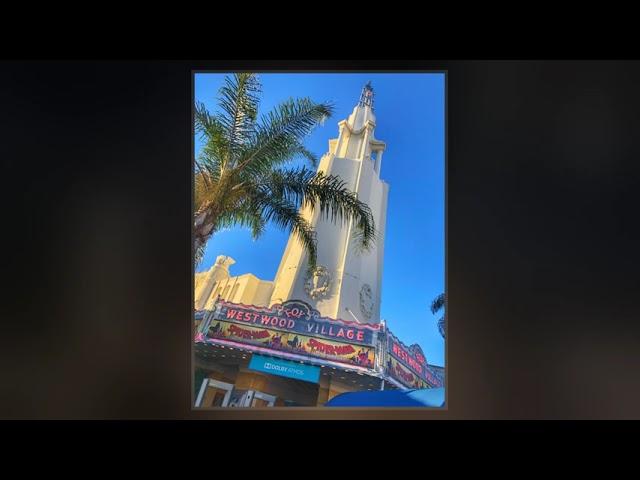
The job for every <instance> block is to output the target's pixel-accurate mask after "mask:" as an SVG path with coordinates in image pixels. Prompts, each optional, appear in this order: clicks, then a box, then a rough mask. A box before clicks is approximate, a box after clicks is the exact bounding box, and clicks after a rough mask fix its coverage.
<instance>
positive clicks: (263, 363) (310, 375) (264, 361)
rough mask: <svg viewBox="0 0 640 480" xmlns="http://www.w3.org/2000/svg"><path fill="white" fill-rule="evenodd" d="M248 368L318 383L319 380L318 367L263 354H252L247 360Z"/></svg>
mask: <svg viewBox="0 0 640 480" xmlns="http://www.w3.org/2000/svg"><path fill="white" fill-rule="evenodd" d="M249 368H250V369H251V370H255V371H257V372H265V373H270V374H272V375H279V376H281V377H287V378H294V379H296V380H303V381H305V382H311V383H318V381H319V380H320V367H316V366H313V365H305V364H303V363H299V362H291V361H289V360H282V359H280V358H272V357H265V356H263V355H256V354H254V355H253V356H252V357H251V361H250V362H249Z"/></svg>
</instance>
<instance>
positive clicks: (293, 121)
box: [239, 98, 333, 176]
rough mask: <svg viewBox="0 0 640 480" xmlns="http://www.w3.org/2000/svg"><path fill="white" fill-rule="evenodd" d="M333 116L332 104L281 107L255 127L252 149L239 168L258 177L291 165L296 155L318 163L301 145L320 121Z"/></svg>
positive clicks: (303, 101) (303, 102)
mask: <svg viewBox="0 0 640 480" xmlns="http://www.w3.org/2000/svg"><path fill="white" fill-rule="evenodd" d="M332 114H333V106H332V105H331V104H329V103H314V102H313V101H311V100H309V99H307V98H303V99H300V100H293V99H291V100H288V101H286V102H284V103H282V104H280V105H279V106H278V107H277V108H276V109H274V110H273V111H271V112H269V113H268V114H267V115H266V116H264V117H262V119H261V121H260V122H259V124H258V125H257V126H256V133H255V137H254V138H253V141H252V148H250V149H248V150H246V151H245V152H243V155H242V160H241V163H240V167H239V168H241V169H247V170H248V171H249V173H250V174H251V175H253V176H259V175H260V174H261V173H265V172H269V171H270V170H272V169H274V168H276V167H278V166H280V165H282V164H283V163H285V162H288V161H290V160H291V158H292V156H293V155H302V156H303V157H305V158H308V159H309V160H311V161H312V162H315V161H317V160H315V157H314V156H313V154H311V153H310V152H309V151H308V150H306V149H305V148H304V147H303V146H302V144H301V141H302V139H303V138H304V137H305V136H307V135H308V134H309V133H310V132H311V130H312V129H313V128H314V127H315V126H316V125H318V123H319V122H320V121H322V120H323V119H324V118H327V117H329V116H331V115H332Z"/></svg>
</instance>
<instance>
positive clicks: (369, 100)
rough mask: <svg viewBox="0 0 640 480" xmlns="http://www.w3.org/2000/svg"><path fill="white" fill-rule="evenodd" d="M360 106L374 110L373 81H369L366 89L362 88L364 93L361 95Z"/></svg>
mask: <svg viewBox="0 0 640 480" xmlns="http://www.w3.org/2000/svg"><path fill="white" fill-rule="evenodd" d="M358 105H360V106H362V107H364V106H369V107H370V108H371V110H373V87H372V86H371V80H369V81H368V82H367V83H366V85H365V86H364V87H362V93H361V94H360V101H359V102H358Z"/></svg>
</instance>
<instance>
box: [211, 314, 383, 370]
mask: <svg viewBox="0 0 640 480" xmlns="http://www.w3.org/2000/svg"><path fill="white" fill-rule="evenodd" d="M207 338H209V339H217V338H218V339H223V340H232V341H236V342H239V343H245V344H249V345H256V346H259V347H263V348H268V349H271V350H277V351H281V352H288V353H296V354H299V355H306V356H310V357H318V358H323V359H327V360H333V361H336V362H341V363H346V364H350V365H355V366H359V367H365V368H373V365H374V359H375V349H374V348H373V347H366V346H361V345H355V344H349V343H342V342H335V341H331V340H325V339H324V338H318V337H309V336H306V335H301V334H298V333H295V332H284V331H280V330H275V329H271V328H264V327H255V326H249V325H238V324H237V323H231V322H227V321H224V320H215V319H214V320H212V321H211V323H210V324H209V329H208V332H207ZM203 340H204V339H203Z"/></svg>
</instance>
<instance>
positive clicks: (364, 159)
mask: <svg viewBox="0 0 640 480" xmlns="http://www.w3.org/2000/svg"><path fill="white" fill-rule="evenodd" d="M373 99H374V92H373V89H372V87H371V85H370V84H367V85H366V86H365V87H364V88H363V90H362V93H361V96H360V100H359V101H358V104H357V105H356V106H355V108H354V109H353V112H352V113H351V115H350V116H349V117H348V118H347V119H346V120H343V121H341V122H339V123H338V127H339V134H338V138H335V139H332V140H329V149H328V152H327V153H326V154H325V155H324V156H323V157H322V159H321V160H320V162H319V165H318V171H319V172H322V173H324V174H327V175H336V176H339V177H340V178H341V179H342V180H343V181H344V182H345V184H346V185H348V186H349V187H350V188H351V190H352V191H353V192H354V193H355V194H356V195H357V198H358V199H359V200H361V201H364V202H365V203H366V204H367V205H368V206H369V208H370V209H371V212H372V214H373V217H374V220H375V225H376V241H375V242H374V244H373V246H372V248H370V249H369V250H366V251H363V250H362V249H361V248H360V247H359V245H358V243H357V241H356V239H355V237H356V231H355V226H354V225H353V224H352V223H351V222H340V221H339V220H338V221H336V222H333V221H332V220H331V219H329V218H325V217H323V215H322V213H321V212H320V211H319V209H316V210H315V211H311V210H310V209H308V208H303V209H302V210H301V213H302V215H303V216H304V218H305V219H306V220H307V221H309V222H310V223H311V224H312V225H313V227H314V230H315V231H316V234H317V245H318V253H317V267H316V268H315V269H314V270H313V271H311V270H309V269H308V267H307V263H308V258H307V253H306V251H305V250H304V248H303V247H302V245H301V244H300V242H299V241H298V240H297V239H296V238H295V236H293V235H291V236H290V237H289V240H288V243H287V245H286V247H285V251H284V254H283V256H282V259H281V262H280V265H279V268H278V271H277V273H276V276H275V278H274V279H273V280H263V279H259V278H257V277H256V276H255V275H252V274H244V275H240V276H232V275H231V273H230V272H229V269H230V267H231V266H232V265H233V264H234V263H235V260H234V259H232V258H230V257H228V256H224V255H220V256H218V257H217V259H216V262H215V264H214V265H213V266H212V267H211V269H210V270H209V271H206V272H202V273H197V274H196V276H195V309H196V323H197V332H196V339H195V340H196V382H195V389H196V392H194V393H195V394H196V401H195V404H196V406H201V407H207V406H284V405H304V406H320V405H322V404H323V403H324V402H326V401H327V400H329V399H330V398H332V397H333V396H334V395H337V394H339V393H343V392H347V391H354V390H362V389H370V390H373V389H378V390H379V389H384V388H429V387H435V386H442V385H443V384H444V373H443V371H441V369H439V367H434V366H431V365H428V363H427V361H426V358H425V355H424V353H423V352H422V350H421V349H420V347H419V346H418V345H412V346H410V347H407V346H405V345H404V344H403V343H402V342H401V341H400V340H398V339H397V338H396V337H395V336H393V334H392V333H391V332H390V331H389V330H388V329H387V326H386V324H385V322H384V321H382V320H381V318H380V299H381V295H382V268H383V263H384V256H383V252H384V239H385V224H386V215H387V197H388V192H389V186H388V184H387V183H385V182H384V181H383V180H382V179H381V178H380V172H381V166H382V154H383V152H384V150H385V148H386V145H385V143H384V142H382V141H380V140H378V139H376V138H375V135H374V131H375V127H376V118H375V114H374V102H373Z"/></svg>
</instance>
